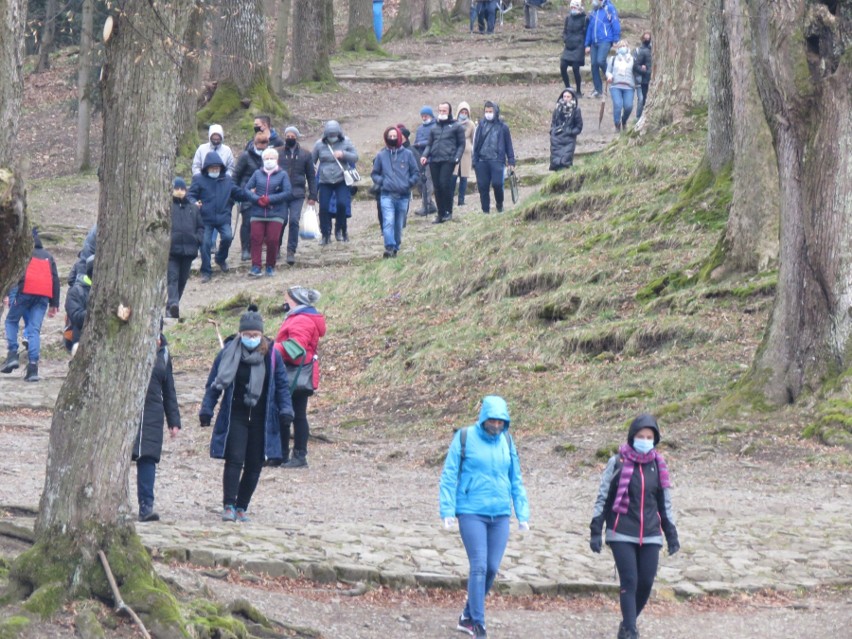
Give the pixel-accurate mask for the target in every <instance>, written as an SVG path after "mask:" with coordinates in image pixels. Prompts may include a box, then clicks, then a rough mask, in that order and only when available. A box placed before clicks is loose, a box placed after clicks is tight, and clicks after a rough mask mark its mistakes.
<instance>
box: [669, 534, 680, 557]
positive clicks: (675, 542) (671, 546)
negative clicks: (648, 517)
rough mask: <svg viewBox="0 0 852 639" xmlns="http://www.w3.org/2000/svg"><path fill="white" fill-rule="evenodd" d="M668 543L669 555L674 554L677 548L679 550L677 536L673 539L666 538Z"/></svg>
mask: <svg viewBox="0 0 852 639" xmlns="http://www.w3.org/2000/svg"><path fill="white" fill-rule="evenodd" d="M666 541H667V542H668V544H669V555H670V556H671V555H673V554H675V553H676V552H677V551H678V550H680V542H679V541H678V540H677V537H675V538H674V539H668V540H666Z"/></svg>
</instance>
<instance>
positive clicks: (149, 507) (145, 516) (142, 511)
mask: <svg viewBox="0 0 852 639" xmlns="http://www.w3.org/2000/svg"><path fill="white" fill-rule="evenodd" d="M139 521H160V516H159V515H158V514H157V513H155V512H154V504H139Z"/></svg>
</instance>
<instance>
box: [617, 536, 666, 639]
mask: <svg viewBox="0 0 852 639" xmlns="http://www.w3.org/2000/svg"><path fill="white" fill-rule="evenodd" d="M609 547H610V549H611V550H612V556H613V558H614V559H615V566H616V568H618V580H619V582H620V588H621V589H620V595H619V598H620V600H621V618H622V620H623V621H622V623H623V624H624V627H625V628H627V629H629V630H633V629H635V628H636V618H637V617H638V616H639V613H641V612H642V609H643V608H644V607H645V604H646V603H648V598H649V597H650V596H651V588H652V586H653V585H654V577H656V576H657V563H658V562H659V559H660V548H662V546H659V545H657V544H644V545H642V546H640V545H639V544H633V543H629V542H621V541H614V542H610V544H609Z"/></svg>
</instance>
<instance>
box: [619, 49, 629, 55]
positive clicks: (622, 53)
mask: <svg viewBox="0 0 852 639" xmlns="http://www.w3.org/2000/svg"><path fill="white" fill-rule="evenodd" d="M627 51H628V48H627V47H618V52H619V53H620V54H621V55H627Z"/></svg>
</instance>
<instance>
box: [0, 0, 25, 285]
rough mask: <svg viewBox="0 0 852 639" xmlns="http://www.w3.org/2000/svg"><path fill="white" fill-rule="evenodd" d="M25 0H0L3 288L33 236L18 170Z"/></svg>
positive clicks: (15, 275)
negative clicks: (17, 140)
mask: <svg viewBox="0 0 852 639" xmlns="http://www.w3.org/2000/svg"><path fill="white" fill-rule="evenodd" d="M25 23H26V3H25V2H24V1H23V0H0V290H3V291H5V290H7V289H8V287H9V286H10V285H11V284H12V283H13V282H14V281H15V280H16V279H17V278H18V277H20V275H21V270H22V269H23V267H24V264H25V262H26V258H27V256H28V255H29V254H30V251H31V250H32V239H31V236H30V229H29V225H28V224H27V217H26V200H25V190H24V183H23V180H22V179H21V176H20V175H19V174H18V172H17V168H16V157H15V150H16V149H17V148H18V145H17V143H16V139H15V138H16V135H17V131H18V124H19V122H20V118H21V101H22V99H23V94H24V73H23V71H24V24H25Z"/></svg>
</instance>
